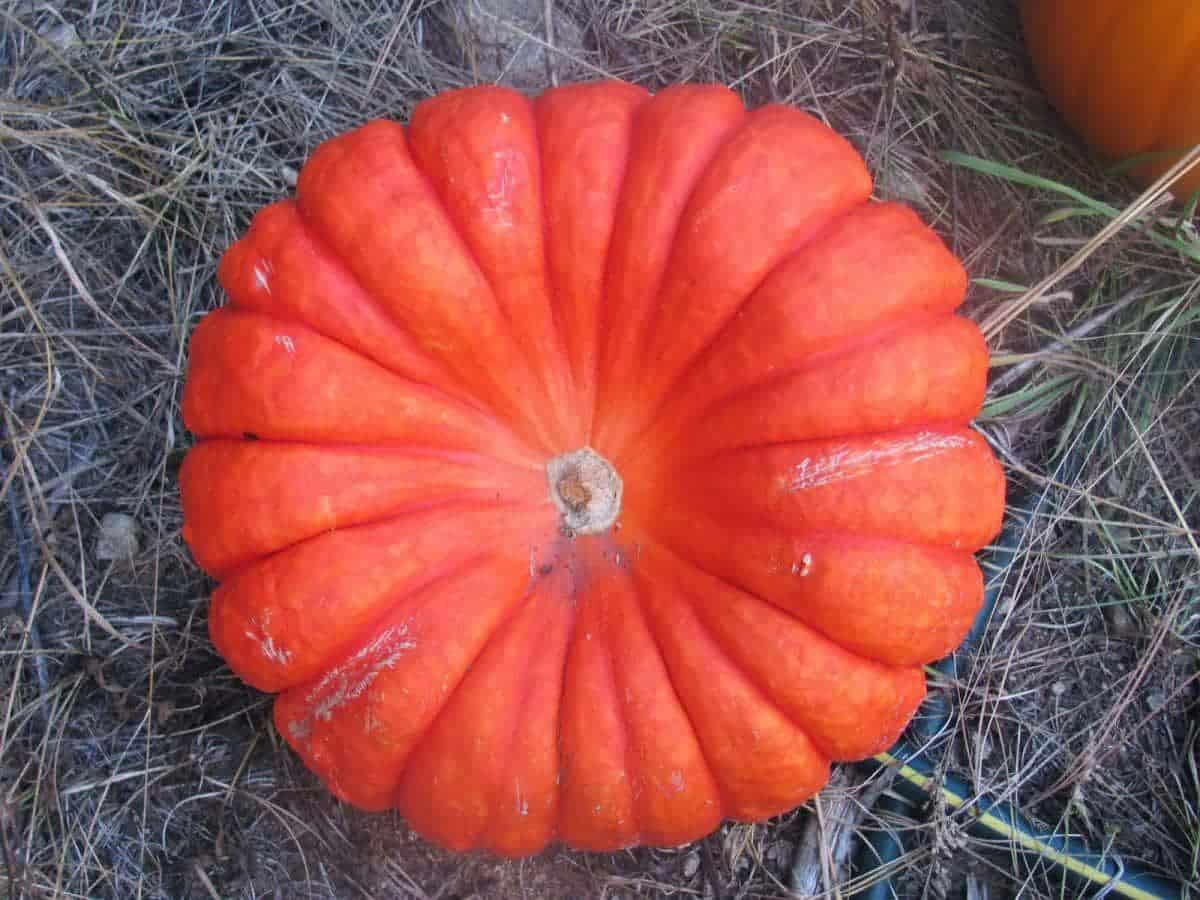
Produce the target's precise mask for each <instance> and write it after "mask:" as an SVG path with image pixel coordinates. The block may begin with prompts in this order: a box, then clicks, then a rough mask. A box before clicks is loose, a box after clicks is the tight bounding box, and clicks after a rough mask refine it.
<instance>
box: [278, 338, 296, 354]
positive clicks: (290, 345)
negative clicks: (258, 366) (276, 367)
mask: <svg viewBox="0 0 1200 900" xmlns="http://www.w3.org/2000/svg"><path fill="white" fill-rule="evenodd" d="M275 343H277V344H278V345H279V346H280V347H282V348H283V349H284V350H286V351H287V352H288V353H295V352H296V342H295V341H293V340H292V339H291V337H289V336H288V335H286V334H277V335H275Z"/></svg>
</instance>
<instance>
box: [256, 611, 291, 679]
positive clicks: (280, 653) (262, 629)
mask: <svg viewBox="0 0 1200 900" xmlns="http://www.w3.org/2000/svg"><path fill="white" fill-rule="evenodd" d="M246 624H247V626H248V627H247V628H246V632H245V633H246V637H248V638H249V639H250V640H252V641H253V642H254V643H255V644H257V645H258V649H259V650H261V651H262V655H263V656H265V657H266V658H267V659H268V660H270V661H271V662H273V663H275V665H277V666H286V665H287V664H288V663H290V662H291V661H292V651H291V650H288V649H287V648H286V647H281V646H279V644H277V643H275V638H274V637H273V636H272V635H271V632H270V631H268V630H267V629H268V628H270V627H271V610H270V609H264V610H263V611H262V618H261V619H260V618H257V617H255V616H251V617H250V621H249V622H247V623H246Z"/></svg>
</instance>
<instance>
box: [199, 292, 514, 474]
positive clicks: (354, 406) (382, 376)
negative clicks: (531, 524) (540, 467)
mask: <svg viewBox="0 0 1200 900" xmlns="http://www.w3.org/2000/svg"><path fill="white" fill-rule="evenodd" d="M275 325H276V320H275V319H274V318H273V317H271V316H267V315H263V314H261V313H256V312H250V311H247V310H242V309H234V308H230V307H224V308H222V309H218V310H215V311H213V312H212V313H210V314H209V315H207V316H206V317H205V318H204V320H203V321H202V322H201V323H200V325H198V326H197V327H196V330H195V331H194V332H193V334H192V338H191V341H190V342H189V353H190V361H189V369H188V379H187V382H186V384H185V385H184V390H183V399H182V408H183V418H184V422H185V424H186V425H187V427H188V430H189V431H191V432H192V433H194V434H196V435H198V436H200V437H240V436H242V435H244V434H246V433H253V434H255V435H257V436H260V437H268V438H270V439H272V440H289V439H292V440H294V439H297V438H302V439H304V440H313V439H320V440H322V441H328V442H332V443H364V442H366V441H368V440H369V441H370V442H372V443H380V444H388V443H392V444H400V443H403V444H411V443H413V442H412V433H414V432H419V433H420V434H421V435H422V437H426V436H427V437H428V438H429V441H428V442H427V443H426V442H422V445H424V446H433V447H436V446H450V447H458V448H463V449H469V448H471V447H475V448H477V449H482V448H484V447H486V448H487V449H488V450H489V451H490V452H496V453H500V452H503V453H505V454H509V455H512V456H515V457H517V458H523V459H529V458H530V449H529V447H528V445H527V444H525V443H524V442H522V441H520V439H519V437H518V436H517V435H516V434H514V433H513V432H512V431H511V430H510V429H508V428H506V427H504V426H503V425H501V423H500V422H499V421H497V420H496V418H494V417H493V416H491V415H488V414H486V413H483V412H481V411H480V410H478V409H477V408H476V407H474V406H470V405H467V404H465V403H464V402H463V401H461V400H458V399H456V398H454V397H453V396H451V395H449V394H446V393H444V392H443V391H441V390H439V389H437V388H434V387H428V386H425V385H422V384H417V383H416V382H412V381H408V380H407V379H404V378H402V377H400V376H398V375H396V374H395V373H393V372H391V371H389V370H388V369H385V368H384V367H382V366H380V365H379V364H378V363H376V362H374V361H372V360H370V359H367V358H365V357H363V356H361V355H360V354H357V353H354V352H352V351H350V350H349V349H347V348H346V347H345V346H344V345H342V344H339V343H337V342H336V341H331V340H330V339H328V338H326V337H324V336H322V335H320V334H318V333H317V332H315V331H312V330H311V329H309V328H308V327H307V326H302V325H296V324H292V325H289V326H288V329H287V332H288V333H285V334H280V333H278V329H276V328H275V327H274V326H275ZM306 345H308V346H306ZM313 357H316V358H315V359H314V358H313ZM350 397H353V398H354V399H353V401H351V400H349V399H348V398H350ZM337 399H341V400H343V402H341V403H338V402H336V400H337ZM367 401H369V404H368V402H367ZM256 420H257V421H256ZM397 422H399V423H403V425H404V428H405V429H407V431H408V432H409V433H408V434H406V435H405V436H403V437H400V431H399V430H394V431H393V432H392V435H391V436H390V438H389V436H388V430H389V427H391V426H392V425H393V424H394V423H397ZM439 430H440V431H442V434H441V435H439V434H438V431H439ZM439 441H440V443H439Z"/></svg>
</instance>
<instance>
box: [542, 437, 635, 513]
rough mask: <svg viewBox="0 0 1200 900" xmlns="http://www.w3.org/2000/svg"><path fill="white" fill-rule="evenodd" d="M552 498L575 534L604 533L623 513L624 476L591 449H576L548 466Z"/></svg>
mask: <svg viewBox="0 0 1200 900" xmlns="http://www.w3.org/2000/svg"><path fill="white" fill-rule="evenodd" d="M546 478H547V480H548V481H549V482H550V499H551V500H552V501H553V503H554V506H555V507H556V508H557V509H558V511H559V512H560V513H561V514H562V521H563V528H564V529H565V530H567V531H569V532H570V533H571V534H600V533H601V532H602V531H606V530H607V529H608V528H609V527H610V526H611V525H612V524H613V523H614V522H616V521H617V516H619V515H620V513H621V477H620V476H619V475H618V474H617V470H616V469H614V468H613V467H612V463H610V462H609V461H608V460H607V459H605V458H604V457H603V456H601V455H600V454H599V453H597V452H596V451H595V450H593V449H592V448H591V447H583V448H581V449H579V450H572V451H571V452H570V453H564V454H563V455H562V456H556V457H554V459H552V460H550V462H548V463H546Z"/></svg>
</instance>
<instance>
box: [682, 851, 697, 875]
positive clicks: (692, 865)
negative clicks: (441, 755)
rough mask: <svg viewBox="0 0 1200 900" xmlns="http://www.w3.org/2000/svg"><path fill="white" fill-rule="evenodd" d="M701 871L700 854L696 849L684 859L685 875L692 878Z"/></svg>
mask: <svg viewBox="0 0 1200 900" xmlns="http://www.w3.org/2000/svg"><path fill="white" fill-rule="evenodd" d="M699 871H700V854H699V853H697V852H695V851H694V850H693V851H692V852H691V853H689V854H688V855H687V856H686V857H684V860H683V877H684V878H691V877H692V876H694V875H695V874H696V873H697V872H699Z"/></svg>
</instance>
